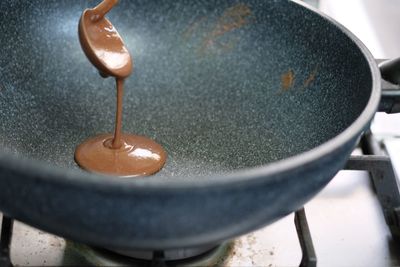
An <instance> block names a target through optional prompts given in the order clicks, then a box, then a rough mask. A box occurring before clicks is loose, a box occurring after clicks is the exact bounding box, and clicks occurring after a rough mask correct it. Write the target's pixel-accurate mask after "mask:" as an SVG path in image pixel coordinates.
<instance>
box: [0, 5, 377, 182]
mask: <svg viewBox="0 0 400 267" xmlns="http://www.w3.org/2000/svg"><path fill="white" fill-rule="evenodd" d="M94 4H96V1H90V2H88V1H44V0H41V1H14V0H9V1H8V0H6V1H1V3H0V10H1V13H0V30H1V33H2V34H1V37H0V38H1V53H0V122H1V123H0V144H1V147H2V150H6V151H12V152H15V153H18V154H21V155H23V156H26V157H29V158H34V159H39V160H43V161H47V162H49V163H51V164H52V165H58V166H65V167H72V168H77V167H76V165H75V163H74V160H73V152H74V148H75V146H76V145H77V144H78V143H80V142H81V141H82V140H83V139H85V138H87V137H89V136H92V135H95V134H98V133H103V132H111V131H112V129H113V119H114V109H115V103H114V102H115V91H114V87H113V86H114V81H113V80H111V79H107V80H103V79H101V78H100V76H99V75H98V73H96V71H95V69H94V68H93V67H92V66H91V65H90V63H89V62H88V60H87V59H86V58H85V56H84V54H83V53H82V51H81V49H80V46H79V41H78V37H77V23H78V20H79V16H80V14H81V12H82V10H83V9H84V8H86V7H90V6H93V5H94ZM294 6H295V4H293V3H290V2H287V1H195V2H194V1H163V2H161V1H120V4H119V5H118V6H117V7H116V8H115V10H113V11H112V12H111V13H110V14H109V18H110V20H111V21H113V23H114V24H115V26H116V27H117V29H118V30H119V32H120V33H121V35H122V36H123V37H124V39H125V41H126V43H127V45H128V47H129V49H130V51H131V53H132V55H133V58H134V61H135V70H134V74H133V76H131V78H129V80H128V81H127V84H126V98H125V103H124V104H125V106H124V131H126V132H131V133H137V134H142V135H147V136H150V137H152V138H154V139H156V140H157V141H158V142H160V143H161V144H163V145H164V146H165V148H166V149H167V151H168V153H169V158H168V162H167V165H166V166H165V168H164V169H163V170H162V171H161V172H160V173H159V174H158V175H157V176H156V177H168V176H176V177H186V178H187V177H193V176H198V175H209V174H214V173H221V172H229V171H233V170H235V169H239V168H244V167H252V166H259V165H262V164H265V163H269V162H271V161H275V160H278V159H283V158H286V157H289V156H292V155H295V154H297V153H300V152H304V151H307V150H310V149H312V148H314V147H316V146H318V145H319V144H322V143H323V142H325V141H327V140H329V139H330V138H332V137H334V136H336V135H337V134H338V133H340V132H341V131H343V130H344V129H345V128H346V127H347V126H349V125H350V124H351V123H352V122H353V121H354V120H355V119H356V118H357V116H358V115H359V114H360V113H361V111H362V110H363V108H364V107H365V105H366V103H367V100H368V97H369V95H370V90H371V78H370V76H371V75H370V71H369V67H368V64H367V62H366V60H365V59H364V57H363V55H362V54H361V52H359V50H358V49H356V47H355V45H354V44H353V43H352V42H351V41H350V39H348V38H347V37H346V36H345V35H344V34H343V33H342V32H341V31H339V30H336V29H334V30H333V29H332V27H331V25H329V23H327V22H326V21H324V19H322V18H320V17H317V16H315V15H313V14H312V13H311V12H310V11H307V10H305V9H301V8H293V7H294Z"/></svg>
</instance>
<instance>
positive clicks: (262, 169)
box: [0, 0, 381, 192]
mask: <svg viewBox="0 0 400 267" xmlns="http://www.w3.org/2000/svg"><path fill="white" fill-rule="evenodd" d="M290 2H292V3H294V4H296V5H298V6H299V7H301V8H305V9H308V10H310V11H312V12H313V13H316V15H319V16H320V17H322V18H324V19H325V20H327V21H328V22H330V23H331V24H332V25H334V26H336V27H337V28H338V29H339V30H341V31H342V32H343V33H344V34H345V35H346V36H347V37H348V38H349V39H350V40H351V41H352V42H353V43H354V44H355V45H356V46H357V48H358V49H359V50H360V52H362V54H363V56H364V58H365V60H366V61H367V62H368V65H369V69H370V72H371V78H372V85H371V86H372V88H371V94H370V96H369V100H368V103H367V104H366V106H365V108H364V110H363V111H362V112H361V114H360V115H359V116H358V117H357V119H356V120H355V121H354V122H353V123H352V124H351V125H349V126H348V127H347V128H346V129H344V130H343V131H342V132H341V133H339V134H338V135H336V136H335V137H333V138H331V139H329V140H328V141H326V142H324V143H322V144H320V145H319V146H316V147H314V148H312V149H310V150H308V151H305V152H302V153H299V154H296V155H294V156H291V157H287V158H284V159H282V160H278V161H274V162H270V163H268V164H265V165H262V166H258V167H252V168H245V169H239V170H235V171H233V172H230V173H228V174H224V175H222V174H219V175H211V176H201V177H202V178H199V179H196V178H195V177H193V179H190V181H189V180H185V179H172V180H169V179H137V178H134V179H121V178H118V177H112V176H105V175H101V174H91V173H83V172H80V171H78V170H73V169H68V168H65V167H64V168H60V167H54V166H51V164H49V163H45V162H41V161H37V160H32V159H28V158H23V157H18V156H15V155H12V156H10V155H7V154H5V153H0V163H1V165H2V166H7V167H6V169H10V170H15V171H16V172H21V169H23V171H24V172H29V174H30V175H31V176H35V179H39V178H38V177H37V175H34V174H35V173H40V174H41V175H40V179H42V180H51V181H52V182H55V178H54V177H57V182H58V183H60V184H63V183H64V184H71V183H73V184H75V185H77V186H79V185H81V186H89V185H90V186H91V187H93V189H96V188H97V189H103V190H105V191H110V190H113V189H114V190H124V191H125V190H126V192H133V191H136V190H138V191H143V190H147V191H159V190H173V191H175V192H176V190H188V189H195V188H209V187H215V186H227V185H229V186H240V185H241V184H243V183H249V182H257V181H265V179H272V178H273V176H274V175H277V174H283V173H287V172H291V171H293V170H295V169H297V168H299V167H301V166H304V165H308V164H310V163H312V162H314V161H317V159H319V158H321V157H324V156H326V155H328V154H330V153H332V152H334V151H335V150H337V149H339V148H340V147H342V146H344V145H345V144H346V143H347V142H349V141H350V140H351V139H353V138H356V137H358V136H359V135H360V133H361V132H362V131H363V130H365V127H366V125H368V124H369V122H370V121H371V119H372V117H373V115H374V114H375V112H376V111H377V108H378V104H379V101H380V97H381V84H380V79H381V76H380V72H379V69H378V66H377V64H376V63H375V59H374V57H373V56H372V54H371V53H370V51H369V50H368V49H367V47H366V46H365V45H364V44H363V43H362V42H361V40H359V39H358V38H357V37H356V36H355V35H354V34H353V33H352V32H351V31H350V30H348V29H347V28H346V27H344V26H343V25H342V24H340V23H339V22H337V21H336V20H334V19H332V18H331V17H329V16H328V15H326V14H324V13H322V12H320V11H319V10H317V9H315V8H313V7H311V6H309V5H307V4H305V3H303V2H301V1H300V0H290ZM21 164H22V166H23V168H21ZM3 168H4V167H3ZM199 177H200V176H199ZM278 179H279V177H278Z"/></svg>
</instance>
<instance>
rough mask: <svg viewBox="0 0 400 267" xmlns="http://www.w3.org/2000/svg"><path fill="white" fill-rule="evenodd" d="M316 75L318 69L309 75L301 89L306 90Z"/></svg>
mask: <svg viewBox="0 0 400 267" xmlns="http://www.w3.org/2000/svg"><path fill="white" fill-rule="evenodd" d="M317 73H318V67H316V68H315V69H314V70H313V71H312V72H311V73H310V76H308V78H307V79H306V80H305V81H304V83H303V89H306V88H307V87H308V86H310V84H311V83H312V82H313V81H314V80H315V77H316V76H317Z"/></svg>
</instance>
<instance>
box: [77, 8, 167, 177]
mask: <svg viewBox="0 0 400 267" xmlns="http://www.w3.org/2000/svg"><path fill="white" fill-rule="evenodd" d="M117 2H118V0H104V1H103V2H101V3H100V4H99V5H98V6H96V7H95V8H93V9H87V10H85V11H84V12H83V14H82V17H81V19H80V21H79V40H80V42H81V46H82V49H83V51H84V52H85V54H86V56H87V57H88V59H89V60H90V62H91V63H92V64H93V65H94V66H95V67H96V68H97V69H98V70H99V73H100V74H101V76H103V77H108V76H112V77H115V80H116V87H117V112H116V123H115V132H114V135H112V134H103V135H99V136H95V137H93V138H90V139H88V140H86V141H85V142H83V143H82V144H80V145H79V146H78V147H77V148H76V150H75V161H76V162H77V163H78V165H79V166H80V167H81V168H83V169H85V170H88V171H92V172H98V173H104V174H110V175H117V176H125V177H131V176H139V175H151V174H154V173H156V172H158V171H159V170H160V169H161V168H162V167H163V165H164V163H165V160H166V156H167V154H166V152H165V151H164V149H163V148H162V147H161V146H160V145H159V144H157V143H156V142H154V141H153V140H151V139H149V138H147V137H144V136H137V135H131V134H122V133H121V129H122V100H123V85H124V80H125V79H126V78H127V77H128V76H129V75H130V74H131V73H132V69H133V64H132V58H131V56H130V54H129V52H128V50H127V48H126V46H125V44H124V42H123V41H122V38H121V36H120V35H119V34H118V32H117V31H116V30H115V28H114V26H113V25H112V24H111V23H110V21H109V20H107V19H106V18H105V17H104V16H105V14H107V12H109V11H110V10H111V9H112V8H113V6H114V5H115V4H116V3H117Z"/></svg>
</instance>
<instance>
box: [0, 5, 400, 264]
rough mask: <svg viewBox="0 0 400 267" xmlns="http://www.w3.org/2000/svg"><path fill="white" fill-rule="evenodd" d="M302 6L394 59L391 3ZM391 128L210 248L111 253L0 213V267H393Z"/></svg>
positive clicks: (399, 203) (396, 205)
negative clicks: (302, 198) (269, 216)
mask: <svg viewBox="0 0 400 267" xmlns="http://www.w3.org/2000/svg"><path fill="white" fill-rule="evenodd" d="M307 2H310V3H311V4H314V5H317V4H319V7H320V9H321V10H322V11H324V12H326V13H328V14H329V15H331V16H333V17H334V18H336V19H337V20H339V21H340V22H342V23H343V24H344V25H345V26H347V27H348V28H349V29H350V30H351V31H353V32H354V33H355V34H356V35H357V36H359V38H360V39H361V40H362V41H363V42H364V43H365V44H366V45H367V46H368V47H369V48H370V49H371V51H372V53H373V54H374V56H375V57H377V58H393V57H396V56H399V55H400V50H399V49H400V47H394V46H393V47H390V44H398V40H393V38H396V37H397V38H398V36H400V35H399V34H396V32H395V31H398V29H394V27H390V26H388V25H398V24H396V23H393V22H394V21H393V20H394V18H395V17H396V16H395V14H394V13H395V11H394V10H395V8H394V6H395V5H396V4H397V5H398V3H396V1H395V0H381V1H379V4H378V3H377V2H378V1H373V0H367V1H361V0H359V1H358V0H357V1H356V0H354V1H334V0H325V1H324V0H321V1H319V3H318V1H315V0H311V1H307ZM397 9H398V8H397ZM355 13H357V14H355ZM382 14H387V16H386V18H385V19H383V15H382ZM355 16H356V17H357V18H359V19H357V22H355V19H354V17H355ZM397 17H399V18H400V16H397ZM371 18H372V19H371ZM375 21H376V23H375ZM385 21H386V22H388V21H389V22H390V23H389V22H388V23H389V24H385ZM378 29H386V31H378ZM385 34H386V35H385ZM391 38H392V39H391ZM383 42H384V44H382V43H383ZM386 43H388V44H389V45H386ZM399 122H400V116H399V115H390V116H386V115H385V114H377V116H376V118H375V120H374V123H373V124H372V127H371V131H370V132H368V133H366V134H365V135H364V136H363V138H362V139H361V141H360V145H359V147H358V148H357V149H356V150H355V151H354V153H353V154H352V156H351V158H350V160H349V161H348V164H347V166H346V170H344V171H341V172H340V173H339V174H337V176H336V177H335V178H334V179H333V180H332V182H331V183H330V184H329V185H328V186H327V187H326V188H325V189H324V190H323V191H322V192H320V194H319V195H318V196H317V197H316V198H314V199H313V200H312V201H310V202H309V203H308V204H307V205H306V206H305V207H304V208H303V209H301V210H299V211H297V212H296V213H294V214H291V215H289V216H287V217H285V218H283V219H281V220H279V221H278V222H276V223H274V224H272V225H269V226H267V227H265V228H263V229H260V230H258V231H256V232H253V233H250V234H247V235H245V236H242V237H240V238H238V239H235V240H230V241H227V242H226V243H224V244H221V245H219V246H217V247H202V248H187V249H180V250H170V251H128V252H126V251H123V252H122V251H118V252H115V251H113V252H111V251H108V250H105V249H101V248H95V247H90V246H87V245H84V244H79V243H75V242H73V241H70V240H65V239H63V238H61V237H58V236H54V235H51V234H49V233H45V232H43V231H40V230H38V229H34V228H32V227H30V226H27V225H25V224H23V223H21V222H18V221H13V220H12V218H8V217H6V216H1V214H0V219H1V222H2V224H1V236H0V238H1V239H0V240H1V242H0V266H1V267H2V266H77V265H80V266H82V265H84V266H86V265H89V266H215V265H216V266H238V267H239V266H268V267H272V266H299V265H300V266H311V267H312V266H317V265H318V266H400V258H399V256H398V254H399V253H397V252H398V251H399V248H400V241H398V237H399V236H400V228H399V222H400V217H399V216H400V194H399V187H398V181H397V175H396V174H400V152H399V151H400V138H399V137H400V123H399ZM0 191H1V190H0Z"/></svg>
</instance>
